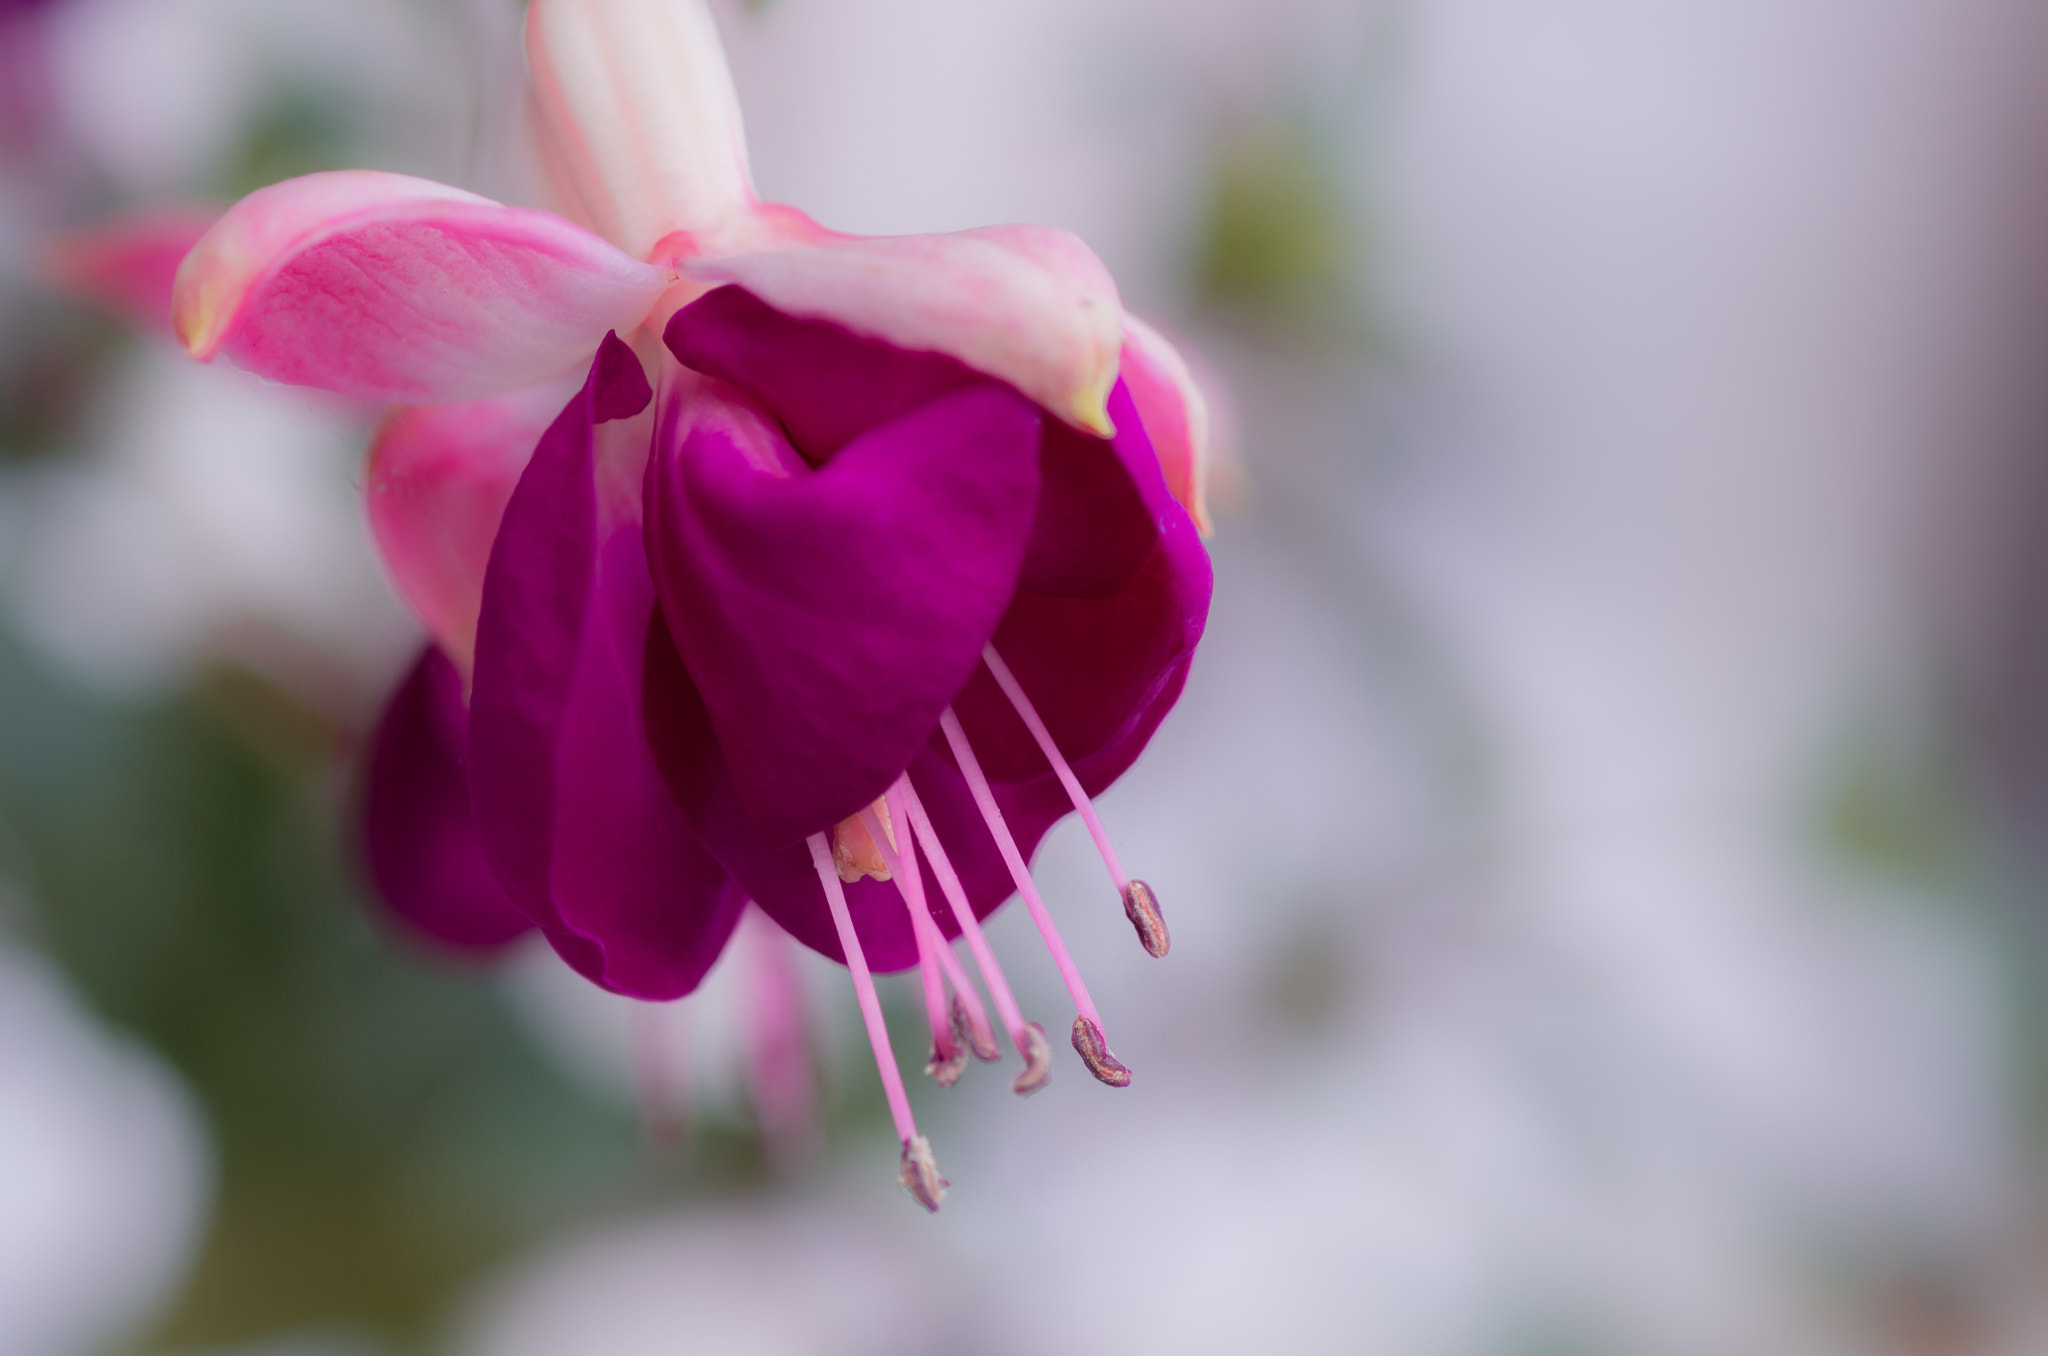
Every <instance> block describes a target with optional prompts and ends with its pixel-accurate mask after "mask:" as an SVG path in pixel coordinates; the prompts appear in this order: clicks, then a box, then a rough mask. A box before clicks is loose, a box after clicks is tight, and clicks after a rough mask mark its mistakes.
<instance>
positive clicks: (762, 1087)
mask: <svg viewBox="0 0 2048 1356" xmlns="http://www.w3.org/2000/svg"><path fill="white" fill-rule="evenodd" d="M740 933H741V940H742V943H743V954H744V955H745V958H746V960H747V962H748V964H747V970H746V976H747V1028H746V1037H747V1090H748V1092H749V1093H751V1094H752V1096H753V1099H754V1115H755V1117H756V1118H757V1119H758V1120H759V1121H760V1124H761V1145H762V1148H763V1149H764V1150H765V1151H766V1152H767V1154H768V1157H769V1160H770V1161H771V1162H772V1163H774V1164H775V1165H777V1166H790V1165H793V1164H794V1163H795V1162H796V1160H798V1159H801V1158H802V1157H803V1156H804V1155H805V1154H806V1153H807V1152H808V1151H809V1150H810V1149H811V1147H812V1145H814V1144H815V1143H816V1141H817V1138H818V1123H817V1120H818V1117H817V1091H816V1089H815V1088H814V1087H813V1086H812V1083H811V1061H810V1052H809V1051H808V1049H807V1048H806V1046H805V1042H804V994H803V983H802V981H801V980H800V979H799V978H798V976H797V972H796V958H795V957H794V956H793V955H792V954H791V952H790V948H791V942H790V940H789V934H788V933H786V932H784V931H783V930H782V929H781V928H780V927H777V926H776V925H775V923H774V922H773V921H772V920H771V919H770V918H769V917H768V915H767V914H765V913H762V912H761V911H760V910H759V909H758V908H751V907H750V908H749V909H748V910H747V912H746V915H745V917H743V918H742V919H741V920H740Z"/></svg>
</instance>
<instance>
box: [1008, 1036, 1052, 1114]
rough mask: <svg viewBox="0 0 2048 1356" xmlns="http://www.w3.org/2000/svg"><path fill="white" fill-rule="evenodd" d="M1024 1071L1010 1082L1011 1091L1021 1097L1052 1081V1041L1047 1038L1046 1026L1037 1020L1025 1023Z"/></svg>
mask: <svg viewBox="0 0 2048 1356" xmlns="http://www.w3.org/2000/svg"><path fill="white" fill-rule="evenodd" d="M1022 1053H1023V1055H1024V1072H1023V1073H1020V1074H1018V1075H1017V1077H1016V1080H1015V1081H1014V1082H1012V1083H1011V1084H1010V1091H1011V1092H1014V1093H1016V1094H1017V1095H1018V1096H1019V1097H1029V1096H1030V1095H1031V1094H1032V1093H1034V1092H1037V1091H1038V1090H1039V1089H1040V1088H1042V1087H1044V1086H1045V1085H1046V1084H1047V1083H1050V1082H1051V1081H1052V1042H1050V1041H1048V1040H1047V1039H1046V1038H1045V1028H1044V1027H1042V1026H1040V1025H1039V1024H1038V1023H1036V1022H1026V1023H1024V1049H1023V1052H1022Z"/></svg>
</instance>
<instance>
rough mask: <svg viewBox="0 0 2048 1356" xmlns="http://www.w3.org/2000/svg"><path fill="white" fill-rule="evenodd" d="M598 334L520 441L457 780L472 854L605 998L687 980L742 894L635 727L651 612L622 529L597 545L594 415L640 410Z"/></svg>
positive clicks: (671, 988) (664, 992)
mask: <svg viewBox="0 0 2048 1356" xmlns="http://www.w3.org/2000/svg"><path fill="white" fill-rule="evenodd" d="M647 400H648V387H647V381H646V377H645V375H644V373H643V372H642V370H641V368H640V365H639V361H638V359H636V358H635V357H634V356H633V355H632V352H631V350H630V349H628V348H627V347H626V346H625V345H624V344H622V343H620V342H619V341H618V339H617V338H616V336H612V337H608V338H607V339H606V340H605V344H604V346H603V347H602V348H601V349H600V350H599V353H598V356H597V359H596V361H595V362H594V363H593V364H592V368H591V377H590V380H589V382H588V383H586V385H585V386H584V388H583V391H582V392H581V393H580V394H579V395H578V396H577V397H576V398H575V399H573V400H572V401H570V403H569V406H568V408H567V409H565V410H564V411H563V412H562V415H561V417H560V418H559V419H557V420H556V421H555V423H554V425H553V427H551V428H550V429H549V430H548V432H547V434H546V435H545V436H544V437H543V438H542V439H541V443H540V446H539V447H538V448H537V449H535V452H534V455H533V459H532V461H531V462H529V463H528V465H527V468H526V471H525V473H524V474H523V475H522V476H521V477H520V481H519V485H518V488H517V489H515V490H514V491H513V494H512V499H511V502H510V503H509V504H508V505H507V506H506V509H505V516H504V520H503V524H502V526H501V527H500V528H499V532H498V539H497V542H496V544H495V545H494V546H493V548H492V552H491V560H490V566H489V570H488V572H487V573H486V575H485V579H484V593H483V611H482V615H481V617H480V618H479V621H478V626H477V652H476V674H475V680H474V688H473V695H472V698H471V704H470V755H471V756H470V786H471V793H472V796H473V798H474V802H475V806H476V815H477V822H478V825H479V827H480V828H481V830H482V833H483V841H484V848H485V851H486V852H487V853H488V854H489V856H490V859H491V862H492V865H493V866H494V867H495V868H496V869H497V872H498V875H499V878H500V879H501V880H503V881H504V882H505V884H506V886H507V887H508V889H509V891H510V892H511V894H512V896H513V898H514V899H515V900H517V901H518V902H519V904H520V905H521V906H522V907H523V908H525V909H526V911H527V912H528V913H530V914H531V915H532V916H533V917H534V918H535V920H536V921H537V922H538V923H539V924H540V926H541V928H542V930H543V931H544V932H545V933H546V934H547V937H548V940H549V941H550V942H552V943H553V944H554V946H555V949H556V950H557V951H558V952H560V953H561V955H562V958H563V959H564V960H566V961H568V963H569V964H570V965H571V966H573V967H574V968H575V969H576V970H578V971H579V972H581V973H582V974H583V975H585V976H586V977H588V978H589V979H591V980H593V981H595V982H596V983H598V984H601V985H603V986H604V987H606V988H608V989H612V990H614V991H615V992H619V993H624V994H629V995H632V996H634V997H639V998H650V999H668V998H675V997H679V996H681V995H682V994H685V993H688V992H690V991H691V990H692V989H694V988H695V987H696V986H697V984H698V982H699V981H700V980H701V979H702V978H703V976H704V973H705V971H707V970H708V969H709V968H710V966H711V963H712V962H713V961H714V960H716V959H717V957H718V953H719V951H720V950H721V949H722V948H723V946H724V944H725V941H726V938H727V937H728V936H729V935H730V934H731V932H732V929H733V927H734V926H735V924H736V923H737V922H738V920H739V915H740V911H741V909H742V908H743V907H744V904H745V899H744V896H742V895H741V894H740V893H739V891H738V890H736V889H735V888H734V887H733V885H732V883H731V882H730V881H729V880H728V879H727V877H726V874H725V872H724V871H723V870H722V869H721V868H720V867H719V866H718V864H717V863H716V862H715V861H713V860H712V858H711V857H710V856H708V855H707V854H706V853H705V852H704V850H703V848H702V847H701V846H700V845H699V843H698V840H697V836H696V834H695V833H694V832H692V830H691V828H690V825H689V823H688V821H687V820H686V819H685V818H684V816H683V814H682V811H681V809H680V807H679V806H678V805H677V803H676V801H675V798H674V796H673V795H672V794H671V793H670V791H669V790H668V788H667V786H666V784H665V783H664V782H663V780H662V777H661V774H660V771H659V769H658V768H657V767H656V766H655V764H654V760H653V755H652V752H651V750H650V749H649V747H648V741H647V736H646V732H645V730H644V728H643V726H642V723H641V717H640V712H641V707H642V700H641V692H640V674H641V655H642V651H643V649H644V645H645V635H646V631H647V627H648V625H649V624H650V622H651V621H652V619H653V617H654V616H655V612H656V606H655V600H654V589H653V584H652V581H651V580H650V579H649V578H648V574H647V566H646V558H645V555H644V553H643V551H642V549H641V545H640V533H639V530H638V525H637V524H624V525H621V526H618V527H615V528H613V529H611V530H610V532H609V533H608V535H606V536H603V537H601V536H600V528H599V515H598V503H597V488H596V485H595V482H594V467H593V457H594V454H595V434H596V424H597V422H598V421H599V420H600V419H602V418H611V417H623V416H626V415H629V414H632V413H634V412H636V411H637V410H639V409H640V408H642V407H644V406H645V404H646V403H647Z"/></svg>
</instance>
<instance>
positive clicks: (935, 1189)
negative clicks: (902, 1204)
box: [896, 1135, 953, 1215]
mask: <svg viewBox="0 0 2048 1356" xmlns="http://www.w3.org/2000/svg"><path fill="white" fill-rule="evenodd" d="M896 1181H897V1183H898V1184H899V1185H900V1186H901V1187H902V1188H903V1189H904V1190H905V1191H907V1192H909V1193H910V1194H911V1195H912V1196H915V1197H916V1198H917V1203H918V1204H919V1205H921V1206H923V1207H924V1208H925V1209H927V1210H929V1211H931V1212H932V1213H933V1214H934V1215H936V1214H938V1213H939V1207H940V1206H941V1205H943V1204H945V1201H946V1188H947V1187H949V1186H951V1185H953V1184H952V1183H951V1182H949V1181H947V1180H946V1179H945V1178H943V1177H941V1176H939V1164H938V1160H937V1159H935V1158H933V1157H932V1142H931V1141H930V1140H928V1139H926V1138H925V1137H924V1136H923V1135H913V1136H911V1137H910V1138H909V1139H907V1140H904V1141H903V1167H902V1168H901V1170H899V1171H898V1173H897V1175H896Z"/></svg>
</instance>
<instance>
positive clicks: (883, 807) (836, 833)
mask: <svg viewBox="0 0 2048 1356" xmlns="http://www.w3.org/2000/svg"><path fill="white" fill-rule="evenodd" d="M870 814H872V815H874V816H875V817H876V818H877V819H879V820H881V822H882V832H883V834H884V835H886V836H887V837H888V839H889V850H890V853H891V854H893V853H894V852H895V849H896V826H895V825H894V824H891V823H890V822H889V806H888V804H887V802H886V800H885V799H877V800H876V801H875V803H874V804H873V805H870V806H868V807H867V808H866V809H864V810H862V811H861V812H860V813H859V814H856V815H853V816H850V817H849V818H846V819H842V820H840V821H839V823H838V824H836V825H834V826H833V829H832V865H833V867H834V868H835V869H836V870H837V871H838V872H839V879H841V880H843V881H845V882H846V883H847V884H848V885H851V884H853V883H854V882H855V881H857V880H859V879H860V878H861V877H862V876H873V877H874V878H875V879H876V880H887V879H889V858H888V856H885V855H884V854H883V852H882V849H881V847H880V846H879V845H878V844H877V843H876V842H875V838H874V835H873V834H872V833H870V832H868V826H867V823H866V817H867V816H868V815H870Z"/></svg>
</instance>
